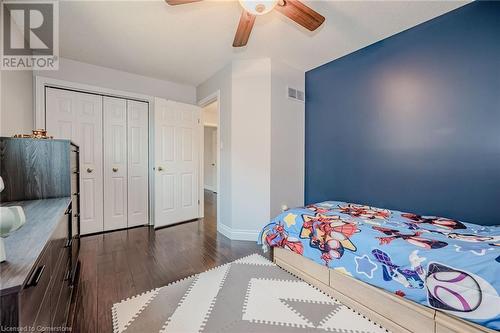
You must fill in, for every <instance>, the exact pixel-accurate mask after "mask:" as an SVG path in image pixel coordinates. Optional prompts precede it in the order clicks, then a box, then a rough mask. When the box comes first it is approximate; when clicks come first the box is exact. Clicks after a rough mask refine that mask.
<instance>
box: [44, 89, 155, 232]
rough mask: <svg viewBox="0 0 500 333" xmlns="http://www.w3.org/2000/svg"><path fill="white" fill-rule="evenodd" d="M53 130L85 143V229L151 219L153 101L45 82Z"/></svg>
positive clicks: (82, 146) (82, 189)
mask: <svg viewBox="0 0 500 333" xmlns="http://www.w3.org/2000/svg"><path fill="white" fill-rule="evenodd" d="M45 94H46V103H45V106H46V107H45V116H46V127H47V131H48V133H49V134H50V135H53V136H54V137H55V138H59V139H70V140H72V141H74V142H75V143H76V144H77V145H79V146H80V170H81V175H80V197H81V212H80V216H81V234H89V233H96V232H102V231H107V230H114V229H121V228H127V227H131V226H137V225H144V224H147V223H148V222H149V209H148V203H149V198H148V194H149V190H148V169H149V166H148V160H149V148H148V136H149V134H148V112H149V111H148V103H146V102H140V101H132V100H127V99H122V98H115V97H108V96H102V95H96V94H89V93H82V92H76V91H70V90H64V89H59V88H49V87H46V88H45Z"/></svg>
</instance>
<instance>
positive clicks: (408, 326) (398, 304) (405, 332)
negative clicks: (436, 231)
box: [273, 248, 496, 333]
mask: <svg viewBox="0 0 500 333" xmlns="http://www.w3.org/2000/svg"><path fill="white" fill-rule="evenodd" d="M273 259H274V262H275V263H276V264H277V265H278V266H280V267H282V268H283V269H285V270H286V271H288V272H290V273H292V274H295V275H297V276H298V277H299V278H301V279H303V280H304V281H306V282H308V283H310V284H312V285H313V286H315V287H317V288H318V289H320V290H322V291H324V292H325V293H328V294H330V295H331V296H332V297H334V298H336V299H337V300H339V301H340V302H342V303H343V304H345V305H346V306H348V307H350V308H352V309H354V310H356V311H358V312H359V313H362V314H364V315H366V316H367V317H368V318H370V319H372V320H373V321H374V322H376V323H377V324H380V325H382V326H383V327H385V328H386V329H388V330H389V331H391V332H393V333H434V332H435V333H496V331H494V330H491V329H488V328H486V327H484V326H480V325H477V324H474V323H471V322H468V321H465V320H462V319H460V318H457V317H454V316H451V315H448V314H446V313H444V312H440V311H436V310H434V309H431V308H427V307H425V306H422V305H420V304H417V303H414V302H412V301H409V300H406V299H404V298H402V297H399V296H396V295H393V294H391V293H389V292H386V291H384V290H382V289H379V288H376V287H374V286H371V285H369V284H367V283H364V282H362V281H359V280H356V279H355V278H353V277H350V276H348V275H346V274H343V273H340V272H338V271H335V270H333V269H328V268H326V267H324V266H321V265H319V264H317V263H315V262H313V261H312V260H310V259H308V258H306V257H303V256H301V255H298V254H296V253H293V252H291V251H289V250H284V249H282V248H273ZM325 269H326V270H327V272H328V282H327V283H325Z"/></svg>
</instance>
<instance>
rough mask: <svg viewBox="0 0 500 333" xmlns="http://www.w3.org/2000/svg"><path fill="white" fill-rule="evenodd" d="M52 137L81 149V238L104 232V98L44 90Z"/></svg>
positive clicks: (50, 89) (47, 118) (49, 89)
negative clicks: (64, 140) (65, 140)
mask: <svg viewBox="0 0 500 333" xmlns="http://www.w3.org/2000/svg"><path fill="white" fill-rule="evenodd" d="M45 93H46V109H45V115H46V127H47V131H48V133H49V135H53V136H54V137H55V138H58V139H69V140H71V141H73V142H75V143H76V144H77V145H79V146H80V170H81V171H80V172H81V173H80V192H81V193H80V194H81V202H80V206H81V207H80V208H81V212H80V214H81V219H80V223H81V226H80V228H81V234H82V235H85V234H89V233H95V232H101V231H103V170H102V154H103V151H102V130H103V128H102V107H103V106H102V96H99V95H94V94H87V93H80V92H75V91H69V90H64V89H57V88H48V87H47V88H45Z"/></svg>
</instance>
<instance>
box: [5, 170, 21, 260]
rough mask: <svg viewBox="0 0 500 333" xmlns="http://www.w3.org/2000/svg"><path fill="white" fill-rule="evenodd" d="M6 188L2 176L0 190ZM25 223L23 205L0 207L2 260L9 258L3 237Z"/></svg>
mask: <svg viewBox="0 0 500 333" xmlns="http://www.w3.org/2000/svg"><path fill="white" fill-rule="evenodd" d="M4 188H5V185H4V183H3V179H2V177H0V192H2V191H3V189H4ZM24 223H26V216H25V215H24V211H23V208H22V207H21V206H12V207H0V262H3V261H5V260H6V259H7V256H6V253H5V244H4V240H3V239H4V238H5V237H7V236H9V235H10V233H11V232H13V231H15V230H17V229H19V228H21V226H22V225H23V224H24Z"/></svg>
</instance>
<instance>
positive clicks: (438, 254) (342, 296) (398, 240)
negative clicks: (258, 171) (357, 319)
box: [259, 201, 500, 333]
mask: <svg viewBox="0 0 500 333" xmlns="http://www.w3.org/2000/svg"><path fill="white" fill-rule="evenodd" d="M259 242H260V243H261V244H262V245H263V246H264V247H265V248H267V247H271V248H273V249H274V260H275V262H276V263H277V264H278V265H280V266H281V267H283V268H284V269H286V270H289V271H291V272H292V273H295V274H296V275H299V276H300V277H302V278H304V279H305V280H307V281H308V282H310V283H312V284H314V285H316V286H317V287H318V288H321V289H323V290H324V291H326V292H329V293H331V294H333V296H335V297H337V298H338V299H339V300H341V301H343V302H344V303H346V304H347V305H349V306H351V307H353V308H354V309H356V310H357V311H359V312H361V313H363V314H365V315H367V316H369V317H371V318H372V319H373V320H375V321H377V322H379V323H381V324H383V325H385V327H387V328H388V329H390V330H392V331H395V332H397V331H401V332H439V333H445V332H493V331H496V330H500V297H499V295H498V293H499V292H500V227H495V226H488V227H487V226H479V225H475V224H470V223H464V222H461V221H457V220H453V219H448V218H440V217H434V216H420V215H416V214H411V213H402V212H399V211H394V210H388V209H381V208H375V207H368V206H363V205H357V204H351V203H346V202H339V201H326V202H321V203H317V204H313V205H309V206H306V207H301V208H296V209H292V210H288V211H286V212H283V213H282V214H280V215H279V216H278V217H276V218H275V219H273V220H272V221H271V223H269V224H268V225H266V226H265V227H264V228H263V230H262V232H261V234H260V237H259Z"/></svg>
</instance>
